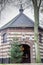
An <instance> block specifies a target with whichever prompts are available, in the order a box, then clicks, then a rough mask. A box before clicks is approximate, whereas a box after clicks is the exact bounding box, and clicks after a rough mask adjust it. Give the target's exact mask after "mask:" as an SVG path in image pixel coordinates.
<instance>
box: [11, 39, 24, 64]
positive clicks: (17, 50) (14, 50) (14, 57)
mask: <svg viewBox="0 0 43 65" xmlns="http://www.w3.org/2000/svg"><path fill="white" fill-rule="evenodd" d="M22 56H23V51H22V46H21V44H20V43H19V42H18V39H17V38H15V39H14V40H13V43H12V45H11V51H10V59H11V62H12V63H21V61H22Z"/></svg>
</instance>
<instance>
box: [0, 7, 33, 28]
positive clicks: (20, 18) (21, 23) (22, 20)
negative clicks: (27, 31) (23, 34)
mask: <svg viewBox="0 0 43 65" xmlns="http://www.w3.org/2000/svg"><path fill="white" fill-rule="evenodd" d="M19 11H20V13H19V15H17V16H16V17H15V18H13V19H12V20H11V21H10V22H8V23H7V24H6V25H4V26H3V27H2V28H1V29H6V28H12V27H16V28H17V27H22V28H23V27H34V22H33V21H32V20H31V19H30V18H28V17H27V16H26V15H25V14H24V13H23V9H22V6H21V9H20V10H19Z"/></svg>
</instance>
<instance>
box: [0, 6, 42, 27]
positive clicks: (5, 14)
mask: <svg viewBox="0 0 43 65" xmlns="http://www.w3.org/2000/svg"><path fill="white" fill-rule="evenodd" d="M19 13H20V12H19V9H17V8H15V7H12V6H7V7H6V8H5V9H4V10H3V11H2V15H1V20H0V27H2V26H3V25H5V24H6V23H7V22H9V21H10V20H12V19H13V18H14V17H15V16H17V15H18V14H19ZM24 14H26V15H27V16H28V17H29V18H30V19H32V20H33V21H34V16H33V11H32V9H31V8H29V9H26V10H24ZM42 15H43V14H42ZM42 15H40V20H41V22H42V23H43V21H42V19H43V16H42ZM42 23H41V24H42ZM41 26H42V27H43V25H41Z"/></svg>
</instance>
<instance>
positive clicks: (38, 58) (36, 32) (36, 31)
mask: <svg viewBox="0 0 43 65" xmlns="http://www.w3.org/2000/svg"><path fill="white" fill-rule="evenodd" d="M34 18H35V22H34V44H35V53H36V63H40V62H41V57H40V50H39V40H38V27H39V8H38V7H37V6H35V7H34Z"/></svg>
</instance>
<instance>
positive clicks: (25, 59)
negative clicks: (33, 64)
mask: <svg viewBox="0 0 43 65" xmlns="http://www.w3.org/2000/svg"><path fill="white" fill-rule="evenodd" d="M22 46H23V57H22V63H30V46H28V45H26V44H23V45H22Z"/></svg>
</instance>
